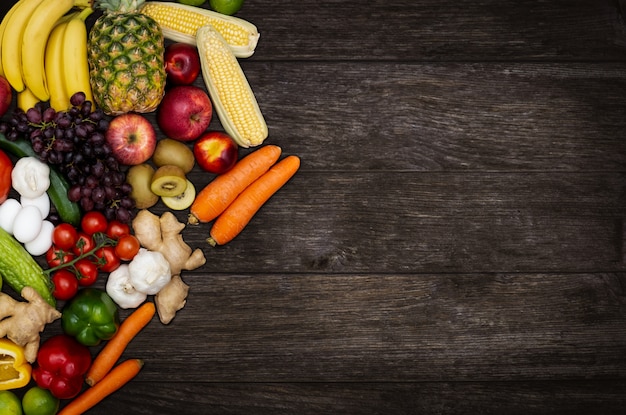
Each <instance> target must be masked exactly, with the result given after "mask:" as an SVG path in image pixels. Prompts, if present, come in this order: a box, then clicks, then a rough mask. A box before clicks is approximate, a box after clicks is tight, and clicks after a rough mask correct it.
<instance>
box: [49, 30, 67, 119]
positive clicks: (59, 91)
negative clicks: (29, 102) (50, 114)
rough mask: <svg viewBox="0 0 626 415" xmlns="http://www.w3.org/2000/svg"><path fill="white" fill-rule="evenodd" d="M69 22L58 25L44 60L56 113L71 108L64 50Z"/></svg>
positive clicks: (52, 104) (51, 103)
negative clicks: (67, 89)
mask: <svg viewBox="0 0 626 415" xmlns="http://www.w3.org/2000/svg"><path fill="white" fill-rule="evenodd" d="M66 28H67V22H60V23H59V24H57V25H56V26H55V27H54V29H52V32H50V36H49V38H48V44H47V45H46V53H45V58H44V69H45V75H46V82H47V85H48V92H49V93H50V106H51V107H52V108H54V109H55V110H56V111H65V110H67V109H68V108H70V106H71V105H70V97H69V96H68V95H67V92H66V90H65V77H64V76H63V66H64V61H63V49H64V46H65V44H64V37H63V35H64V34H65V30H66Z"/></svg>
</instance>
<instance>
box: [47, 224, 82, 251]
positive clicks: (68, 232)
mask: <svg viewBox="0 0 626 415" xmlns="http://www.w3.org/2000/svg"><path fill="white" fill-rule="evenodd" d="M76 241H78V231H77V230H76V228H75V227H74V226H72V225H70V224H69V223H61V224H59V225H57V226H55V227H54V230H53V231H52V243H53V244H54V245H55V246H56V247H58V248H59V249H62V250H64V251H69V250H71V249H72V248H74V245H76Z"/></svg>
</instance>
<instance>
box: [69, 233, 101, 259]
mask: <svg viewBox="0 0 626 415" xmlns="http://www.w3.org/2000/svg"><path fill="white" fill-rule="evenodd" d="M95 247H96V242H95V241H94V240H93V237H92V236H91V235H87V234H86V233H85V232H82V231H80V232H78V240H77V241H76V244H74V247H73V248H72V252H74V255H76V256H79V255H81V254H83V253H85V252H89V251H91V250H92V249H94V248H95Z"/></svg>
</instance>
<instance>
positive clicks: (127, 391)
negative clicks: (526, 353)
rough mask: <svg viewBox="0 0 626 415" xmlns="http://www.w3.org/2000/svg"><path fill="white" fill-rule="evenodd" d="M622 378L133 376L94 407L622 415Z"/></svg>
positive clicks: (100, 410) (198, 412)
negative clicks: (222, 379) (168, 379)
mask: <svg viewBox="0 0 626 415" xmlns="http://www.w3.org/2000/svg"><path fill="white" fill-rule="evenodd" d="M625 394H626V383H625V382H623V381H573V382H572V381H570V382H463V383H450V382H432V383H428V382H422V383H406V382H403V383H369V382H363V383H214V382H210V381H207V382H182V383H176V384H174V385H165V384H163V383H162V382H154V383H151V382H141V381H135V382H132V383H131V384H129V385H127V386H125V387H124V390H123V393H121V392H120V393H117V394H116V395H115V396H114V397H112V398H109V399H107V400H105V401H104V402H102V403H101V404H99V405H98V406H97V407H96V408H95V409H94V410H92V411H90V412H89V413H90V414H92V413H93V415H99V414H102V415H106V414H111V413H115V412H125V413H133V414H137V415H140V414H150V415H153V414H154V415H156V414H172V413H184V414H185V415H206V414H207V413H219V414H242V415H244V414H245V415H249V414H256V415H265V414H267V415H280V414H285V415H292V414H294V413H298V414H311V415H317V414H322V413H323V414H330V413H344V414H348V413H349V414H398V415H402V414H407V415H408V414H416V413H424V414H438V415H463V414H466V415H475V414H503V413H506V414H511V415H517V414H519V415H526V414H529V413H532V414H534V415H571V414H585V415H618V414H619V415H621V414H623V408H624V404H626V399H625V398H624V396H625Z"/></svg>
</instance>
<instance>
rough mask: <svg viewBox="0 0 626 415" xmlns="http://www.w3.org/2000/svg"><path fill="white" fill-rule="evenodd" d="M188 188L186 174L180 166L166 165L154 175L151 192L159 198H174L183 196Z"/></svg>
mask: <svg viewBox="0 0 626 415" xmlns="http://www.w3.org/2000/svg"><path fill="white" fill-rule="evenodd" d="M186 188H187V177H186V176H185V172H184V171H183V169H181V168H180V167H178V166H175V165H173V164H166V165H164V166H161V167H159V168H158V169H157V170H156V171H155V172H154V174H153V175H152V181H151V183H150V190H152V193H154V194H155V195H157V196H161V197H163V196H166V197H173V196H178V195H180V194H182V193H183V192H184V191H185V189H186Z"/></svg>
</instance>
